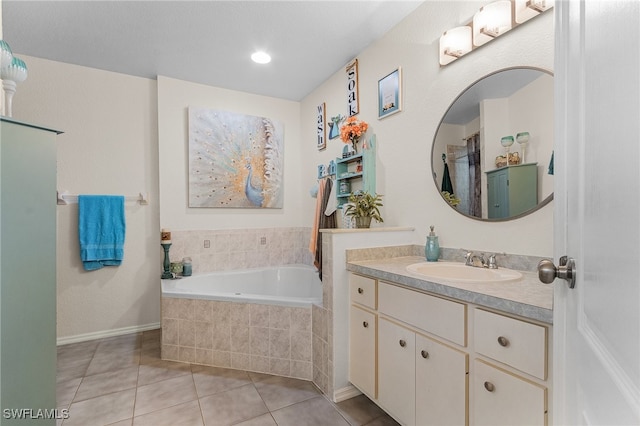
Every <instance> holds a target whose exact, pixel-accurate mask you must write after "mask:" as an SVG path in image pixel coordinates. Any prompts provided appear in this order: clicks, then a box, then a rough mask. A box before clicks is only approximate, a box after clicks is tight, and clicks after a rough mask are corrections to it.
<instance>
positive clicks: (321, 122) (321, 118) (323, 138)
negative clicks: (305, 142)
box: [316, 102, 327, 150]
mask: <svg viewBox="0 0 640 426" xmlns="http://www.w3.org/2000/svg"><path fill="white" fill-rule="evenodd" d="M317 111H318V115H317V118H316V131H317V133H318V143H317V148H318V150H323V149H325V148H326V147H327V131H326V129H327V125H326V122H327V114H326V112H325V103H324V102H323V103H321V104H320V105H318V109H317Z"/></svg>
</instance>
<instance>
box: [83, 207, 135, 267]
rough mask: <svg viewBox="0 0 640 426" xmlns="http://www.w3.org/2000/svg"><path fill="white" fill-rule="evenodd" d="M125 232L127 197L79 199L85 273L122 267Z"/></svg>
mask: <svg viewBox="0 0 640 426" xmlns="http://www.w3.org/2000/svg"><path fill="white" fill-rule="evenodd" d="M125 232H126V224H125V218H124V196H121V195H79V196H78V236H79V239H80V259H81V260H82V264H83V266H84V269H85V270H86V271H93V270H96V269H100V268H102V267H104V266H118V265H120V264H121V263H122V259H123V257H124V237H125Z"/></svg>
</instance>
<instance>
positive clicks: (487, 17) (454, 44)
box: [439, 0, 555, 66]
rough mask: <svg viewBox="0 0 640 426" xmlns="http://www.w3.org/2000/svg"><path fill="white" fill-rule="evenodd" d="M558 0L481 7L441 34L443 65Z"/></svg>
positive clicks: (503, 0)
mask: <svg viewBox="0 0 640 426" xmlns="http://www.w3.org/2000/svg"><path fill="white" fill-rule="evenodd" d="M554 1H555V0H498V1H494V2H493V3H489V4H487V5H485V6H483V7H481V8H480V10H478V11H477V12H476V14H475V15H474V16H473V20H472V21H471V22H469V23H467V24H466V25H465V26H461V27H455V28H452V29H450V30H447V31H445V32H444V34H442V36H441V37H440V49H439V59H440V65H441V66H444V65H447V64H450V63H451V62H453V61H455V60H456V59H458V58H460V57H462V56H464V55H466V54H467V53H469V52H471V51H473V50H475V49H477V48H478V47H480V46H482V45H484V44H486V43H488V42H490V41H491V40H493V39H495V38H496V37H498V36H501V35H502V34H504V33H506V32H507V31H509V30H511V29H513V28H515V27H517V26H519V25H521V24H523V23H524V22H526V21H528V20H530V19H532V18H534V17H536V16H538V15H540V14H542V13H543V12H545V11H547V10H549V9H551V8H553V5H554Z"/></svg>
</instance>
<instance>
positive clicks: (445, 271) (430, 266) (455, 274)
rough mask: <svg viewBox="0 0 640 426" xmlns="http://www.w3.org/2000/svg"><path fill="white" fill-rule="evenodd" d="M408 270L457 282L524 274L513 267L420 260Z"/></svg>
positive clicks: (506, 278)
mask: <svg viewBox="0 0 640 426" xmlns="http://www.w3.org/2000/svg"><path fill="white" fill-rule="evenodd" d="M407 271H409V272H413V273H415V274H419V275H422V276H424V277H425V278H432V279H436V280H446V281H457V282H473V283H488V282H506V281H515V280H517V279H520V278H522V274H521V273H520V272H518V271H514V270H513V269H504V268H498V269H488V268H475V267H473V266H467V265H465V264H463V263H456V262H419V263H414V264H412V265H409V266H407Z"/></svg>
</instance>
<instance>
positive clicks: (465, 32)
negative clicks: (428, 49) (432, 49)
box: [440, 25, 473, 65]
mask: <svg viewBox="0 0 640 426" xmlns="http://www.w3.org/2000/svg"><path fill="white" fill-rule="evenodd" d="M472 48H473V45H472V42H471V27H470V26H468V25H465V26H463V27H456V28H452V29H450V30H449V31H445V32H444V34H442V37H440V65H447V64H448V63H450V62H453V61H455V60H456V59H458V58H459V57H461V56H463V55H466V54H467V53H469V52H471V49H472Z"/></svg>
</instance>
